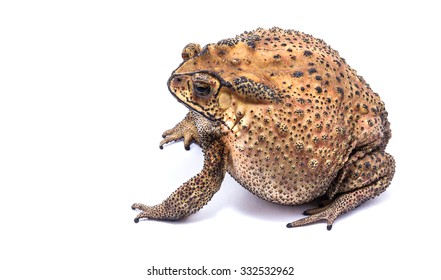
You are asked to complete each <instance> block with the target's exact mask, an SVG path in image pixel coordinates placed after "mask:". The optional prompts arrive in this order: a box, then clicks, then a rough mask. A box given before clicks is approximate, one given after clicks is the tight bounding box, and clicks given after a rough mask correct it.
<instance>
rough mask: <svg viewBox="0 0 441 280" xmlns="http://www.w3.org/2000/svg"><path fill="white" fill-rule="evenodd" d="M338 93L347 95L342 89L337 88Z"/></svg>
mask: <svg viewBox="0 0 441 280" xmlns="http://www.w3.org/2000/svg"><path fill="white" fill-rule="evenodd" d="M337 92H338V93H340V94H341V95H343V94H344V93H345V92H344V91H343V89H342V88H341V87H337Z"/></svg>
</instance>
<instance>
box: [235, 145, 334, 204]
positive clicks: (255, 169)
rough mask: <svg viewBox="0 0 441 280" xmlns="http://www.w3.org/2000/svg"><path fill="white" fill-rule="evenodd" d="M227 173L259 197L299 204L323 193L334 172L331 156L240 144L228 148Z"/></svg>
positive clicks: (281, 202) (279, 202) (277, 201)
mask: <svg viewBox="0 0 441 280" xmlns="http://www.w3.org/2000/svg"><path fill="white" fill-rule="evenodd" d="M230 151H231V152H230V158H229V162H228V173H229V174H230V175H231V176H232V177H233V178H234V179H235V180H236V181H237V182H239V184H241V185H242V186H243V187H245V188H246V189H248V190H249V191H251V192H252V193H254V194H255V195H257V196H259V197H260V198H262V199H265V200H268V201H271V202H275V203H278V204H283V205H299V204H303V203H306V202H309V201H311V200H313V199H315V198H317V197H320V196H322V195H324V194H325V192H326V190H327V189H328V188H329V186H330V184H331V182H332V180H333V179H334V178H335V177H336V175H337V172H333V171H332V170H333V168H332V167H335V165H334V164H333V163H334V161H333V160H327V159H324V158H314V157H312V156H310V157H308V156H307V155H306V154H301V153H298V154H289V153H288V152H287V151H286V152H285V153H283V152H282V151H278V150H277V149H275V150H274V151H272V152H271V151H266V152H265V151H254V149H250V148H248V150H246V149H244V148H242V147H237V145H236V147H234V148H233V149H231V150H230Z"/></svg>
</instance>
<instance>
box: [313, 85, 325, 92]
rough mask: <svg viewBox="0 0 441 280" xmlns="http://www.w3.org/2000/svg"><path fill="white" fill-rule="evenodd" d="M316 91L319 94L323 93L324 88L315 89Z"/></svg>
mask: <svg viewBox="0 0 441 280" xmlns="http://www.w3.org/2000/svg"><path fill="white" fill-rule="evenodd" d="M315 90H316V91H317V93H322V91H323V90H322V88H321V87H319V86H317V87H315Z"/></svg>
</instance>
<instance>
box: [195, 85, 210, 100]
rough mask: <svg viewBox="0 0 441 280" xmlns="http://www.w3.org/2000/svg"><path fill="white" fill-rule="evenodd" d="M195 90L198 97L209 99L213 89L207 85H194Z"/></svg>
mask: <svg viewBox="0 0 441 280" xmlns="http://www.w3.org/2000/svg"><path fill="white" fill-rule="evenodd" d="M193 90H194V93H195V94H196V95H197V96H198V97H207V96H208V95H209V94H210V92H211V87H210V86H209V85H208V84H205V83H194V84H193Z"/></svg>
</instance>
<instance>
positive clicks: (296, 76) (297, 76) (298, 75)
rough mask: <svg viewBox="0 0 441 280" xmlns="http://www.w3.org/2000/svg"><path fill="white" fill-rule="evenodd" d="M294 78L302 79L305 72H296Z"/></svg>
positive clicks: (293, 74)
mask: <svg viewBox="0 0 441 280" xmlns="http://www.w3.org/2000/svg"><path fill="white" fill-rule="evenodd" d="M292 76H293V77H294V78H300V77H302V76H303V72H302V71H296V72H294V73H292Z"/></svg>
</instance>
